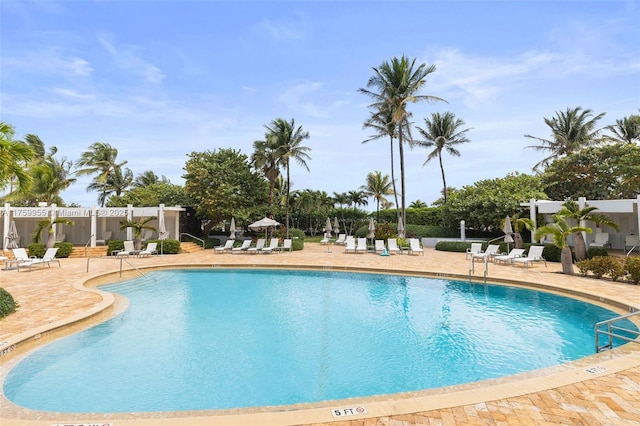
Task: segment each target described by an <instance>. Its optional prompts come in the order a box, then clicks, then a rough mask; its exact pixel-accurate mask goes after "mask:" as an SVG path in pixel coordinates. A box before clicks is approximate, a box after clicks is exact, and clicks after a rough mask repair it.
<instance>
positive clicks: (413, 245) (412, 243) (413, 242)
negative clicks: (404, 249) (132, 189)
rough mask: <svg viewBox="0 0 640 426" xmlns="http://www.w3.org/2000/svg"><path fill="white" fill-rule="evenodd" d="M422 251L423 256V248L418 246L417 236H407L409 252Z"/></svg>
mask: <svg viewBox="0 0 640 426" xmlns="http://www.w3.org/2000/svg"><path fill="white" fill-rule="evenodd" d="M414 253H422V255H423V256H424V250H423V249H422V247H420V241H419V240H418V239H417V238H409V254H414Z"/></svg>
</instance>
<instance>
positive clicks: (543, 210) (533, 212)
mask: <svg viewBox="0 0 640 426" xmlns="http://www.w3.org/2000/svg"><path fill="white" fill-rule="evenodd" d="M562 203H564V201H549V200H535V199H532V200H530V201H529V203H522V204H520V205H521V206H523V207H529V212H530V218H531V220H532V221H533V223H534V224H535V226H536V227H538V226H542V225H546V224H550V223H553V217H552V216H553V214H554V213H557V212H558V210H560V209H561V208H562ZM578 206H579V207H580V208H581V209H583V208H585V207H597V208H598V210H595V211H594V213H598V214H603V215H606V216H608V217H609V219H611V221H612V222H614V223H615V224H617V225H618V226H619V227H620V231H616V230H615V229H613V228H610V227H608V226H606V225H603V226H597V225H596V224H595V223H593V222H590V221H586V222H583V223H582V224H581V226H584V227H588V228H591V229H592V230H593V232H592V233H591V234H586V233H585V235H584V238H585V242H586V243H587V245H589V244H590V243H593V242H594V240H595V235H596V233H597V232H601V233H602V232H605V233H608V234H609V244H610V245H611V248H612V249H615V250H625V244H627V243H628V242H629V241H637V237H638V235H640V194H638V197H637V198H635V199H626V200H587V199H586V198H584V197H580V198H578ZM538 215H542V217H544V223H541V224H539V223H537V222H538ZM533 232H534V231H533V230H532V232H531V240H532V241H533ZM569 242H570V243H572V241H571V240H570V241H569ZM630 248H631V247H629V246H628V245H627V246H626V249H627V250H629V249H630ZM636 248H637V247H636Z"/></svg>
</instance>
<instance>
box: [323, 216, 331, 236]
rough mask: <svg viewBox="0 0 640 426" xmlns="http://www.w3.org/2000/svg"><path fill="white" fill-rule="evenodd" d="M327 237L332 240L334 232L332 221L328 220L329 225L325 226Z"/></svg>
mask: <svg viewBox="0 0 640 426" xmlns="http://www.w3.org/2000/svg"><path fill="white" fill-rule="evenodd" d="M324 232H325V237H327V238H331V232H333V228H332V227H331V219H329V218H327V224H326V225H325V226H324Z"/></svg>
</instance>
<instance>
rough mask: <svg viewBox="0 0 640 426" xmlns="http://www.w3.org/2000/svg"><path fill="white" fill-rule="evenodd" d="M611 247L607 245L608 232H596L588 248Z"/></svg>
mask: <svg viewBox="0 0 640 426" xmlns="http://www.w3.org/2000/svg"><path fill="white" fill-rule="evenodd" d="M605 246H609V247H611V244H610V243H609V233H608V232H596V239H595V241H593V242H592V243H589V247H605Z"/></svg>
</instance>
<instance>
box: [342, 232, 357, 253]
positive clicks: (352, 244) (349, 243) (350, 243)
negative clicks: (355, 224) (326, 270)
mask: <svg viewBox="0 0 640 426" xmlns="http://www.w3.org/2000/svg"><path fill="white" fill-rule="evenodd" d="M344 252H345V253H349V252H353V253H356V239H355V238H354V237H352V236H348V237H347V239H346V240H345V246H344Z"/></svg>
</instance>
